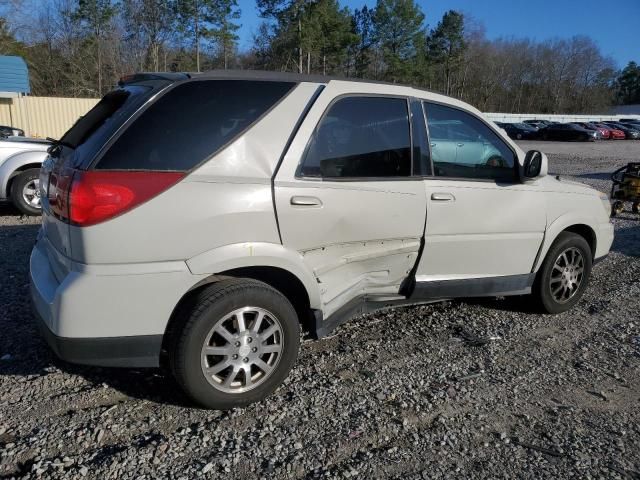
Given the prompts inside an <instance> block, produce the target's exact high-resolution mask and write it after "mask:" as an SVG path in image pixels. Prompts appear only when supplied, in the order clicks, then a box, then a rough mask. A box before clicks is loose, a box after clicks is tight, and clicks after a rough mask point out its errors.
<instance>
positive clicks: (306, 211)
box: [275, 81, 426, 317]
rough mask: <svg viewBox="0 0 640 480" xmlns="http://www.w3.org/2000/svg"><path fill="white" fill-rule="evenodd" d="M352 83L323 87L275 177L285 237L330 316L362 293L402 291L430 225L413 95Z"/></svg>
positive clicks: (379, 294)
mask: <svg viewBox="0 0 640 480" xmlns="http://www.w3.org/2000/svg"><path fill="white" fill-rule="evenodd" d="M353 89H354V87H353V84H351V83H345V82H335V81H333V82H331V83H330V84H329V85H328V86H327V87H326V88H325V90H324V92H323V93H322V94H321V96H320V97H319V98H318V100H317V101H316V103H315V104H314V106H313V107H312V108H311V110H310V111H309V113H308V115H307V117H306V119H305V120H304V122H303V123H302V125H301V127H300V129H299V132H298V134H297V135H296V137H295V139H294V140H293V142H292V144H291V147H290V148H289V151H288V153H287V155H286V157H285V159H284V161H283V164H282V167H281V168H280V171H279V172H278V173H277V175H276V177H275V202H276V209H277V215H278V221H279V226H280V232H281V235H282V241H283V244H284V245H285V246H286V247H287V248H290V249H294V250H297V251H298V252H300V254H301V256H302V259H303V261H304V262H305V264H306V265H307V267H308V268H309V269H310V270H311V271H312V272H313V274H314V275H315V277H316V280H317V282H318V284H319V286H320V292H321V297H322V301H323V312H324V315H325V317H327V316H329V315H331V314H332V313H334V312H335V311H336V310H337V309H338V308H340V307H341V306H343V305H345V304H347V303H349V302H350V301H351V300H353V299H356V298H359V297H362V296H370V297H375V298H376V299H383V298H389V297H391V298H396V297H397V295H398V292H399V290H400V286H401V284H402V282H403V281H404V279H405V278H407V276H408V275H409V274H410V272H411V270H412V268H413V267H414V265H415V263H416V259H417V255H418V251H419V249H420V242H421V237H422V235H423V231H424V223H425V212H426V198H425V191H424V187H423V185H422V180H421V178H420V177H414V176H412V161H413V158H412V157H413V156H414V155H415V154H414V152H413V148H412V135H411V124H410V109H409V99H408V97H406V96H403V95H398V96H387V95H384V94H376V93H371V94H361V93H358V91H357V90H355V91H354V90H353ZM375 89H376V87H375V86H374V87H373V90H374V92H375ZM380 90H381V92H384V91H385V90H383V89H380Z"/></svg>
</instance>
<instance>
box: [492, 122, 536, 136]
mask: <svg viewBox="0 0 640 480" xmlns="http://www.w3.org/2000/svg"><path fill="white" fill-rule="evenodd" d="M496 125H498V126H499V127H500V128H501V129H503V130H504V131H505V132H507V135H509V138H513V139H515V140H535V139H537V138H538V129H537V128H535V127H532V126H531V125H527V124H526V123H503V122H496Z"/></svg>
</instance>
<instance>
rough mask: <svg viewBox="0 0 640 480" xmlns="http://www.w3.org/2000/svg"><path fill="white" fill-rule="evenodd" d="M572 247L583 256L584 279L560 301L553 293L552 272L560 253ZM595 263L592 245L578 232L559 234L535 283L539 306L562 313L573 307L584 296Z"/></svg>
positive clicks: (545, 310)
mask: <svg viewBox="0 0 640 480" xmlns="http://www.w3.org/2000/svg"><path fill="white" fill-rule="evenodd" d="M570 248H576V249H577V250H579V251H580V253H581V254H582V258H583V269H584V270H583V273H582V279H581V281H580V283H579V285H578V287H577V289H576V291H575V293H573V294H572V296H571V297H570V298H568V300H566V301H564V302H559V301H558V300H556V298H555V297H554V296H553V295H552V293H551V286H550V284H551V273H552V270H553V268H554V265H555V263H556V260H557V259H558V258H559V257H560V255H561V254H562V253H563V252H565V251H567V250H568V249H570ZM592 265H593V260H592V253H591V247H589V244H588V243H587V241H586V240H585V239H584V237H581V236H580V235H578V234H575V233H571V232H562V233H561V234H560V235H558V238H556V240H555V242H553V244H552V245H551V248H550V249H549V252H548V253H547V256H546V257H545V259H544V262H543V263H542V266H541V267H540V270H539V271H538V275H537V276H536V281H535V282H534V285H533V291H532V296H533V299H534V301H535V303H536V304H537V306H538V307H539V308H540V309H541V310H542V311H544V312H547V313H562V312H566V311H567V310H569V309H571V308H572V307H573V306H574V305H575V304H576V303H578V301H579V300H580V298H581V297H582V295H583V294H584V291H585V289H586V288H587V285H588V283H589V276H590V275H591V267H592Z"/></svg>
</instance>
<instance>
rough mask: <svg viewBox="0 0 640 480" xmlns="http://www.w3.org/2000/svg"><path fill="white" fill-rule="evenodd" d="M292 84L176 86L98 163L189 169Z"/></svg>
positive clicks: (124, 167)
mask: <svg viewBox="0 0 640 480" xmlns="http://www.w3.org/2000/svg"><path fill="white" fill-rule="evenodd" d="M294 85H295V84H294V83H291V82H260V81H238V80H206V81H194V82H187V83H184V84H182V85H178V86H177V87H175V88H173V89H172V90H170V91H169V92H167V93H166V94H165V95H163V96H162V97H160V98H159V99H158V100H157V101H156V102H154V103H153V104H152V105H151V106H150V107H149V108H148V109H147V110H145V111H144V112H143V113H142V114H141V115H140V116H139V117H138V118H137V119H136V120H135V121H134V122H133V123H132V124H131V125H130V126H129V127H128V128H127V129H126V130H125V131H124V132H123V133H122V135H120V137H118V138H117V140H116V141H115V143H114V144H113V145H112V146H111V147H110V148H109V149H108V150H107V152H106V153H105V154H104V156H103V157H102V158H101V159H100V160H99V161H98V164H97V165H96V168H98V169H110V170H177V171H184V170H190V169H191V168H193V167H195V166H196V165H198V164H199V163H200V162H202V161H203V160H205V159H206V158H208V157H210V156H211V155H213V154H214V153H216V152H217V151H218V150H220V149H221V148H222V147H224V146H225V145H227V144H228V143H229V142H231V141H232V140H233V139H234V138H235V137H237V136H238V135H240V134H241V133H242V132H244V131H245V130H246V129H247V128H248V127H249V126H250V125H251V124H252V123H254V122H255V121H256V120H257V119H258V118H259V117H260V116H261V115H263V114H264V113H265V112H266V111H267V110H269V108H271V107H272V106H273V105H274V104H275V103H277V102H278V101H279V100H280V99H281V98H282V97H284V95H286V94H287V92H289V91H290V90H291V88H293V86H294Z"/></svg>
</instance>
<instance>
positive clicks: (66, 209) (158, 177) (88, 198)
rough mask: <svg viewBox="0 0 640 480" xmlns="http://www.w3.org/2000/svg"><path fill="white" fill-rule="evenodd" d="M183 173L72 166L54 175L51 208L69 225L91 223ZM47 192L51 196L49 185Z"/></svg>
mask: <svg viewBox="0 0 640 480" xmlns="http://www.w3.org/2000/svg"><path fill="white" fill-rule="evenodd" d="M65 173H66V172H65ZM183 177H184V174H183V173H179V172H127V171H99V170H90V171H80V170H75V171H73V174H72V175H69V174H66V175H62V176H59V177H57V178H56V181H57V184H56V185H57V188H55V190H56V191H58V192H59V194H58V195H57V196H56V200H55V207H54V204H53V203H52V208H51V209H52V211H53V212H54V213H55V214H56V216H58V217H59V218H60V219H62V220H65V221H67V222H69V223H71V224H72V225H76V226H79V227H86V226H89V225H95V224H97V223H100V222H104V221H106V220H109V219H111V218H113V217H115V216H117V215H120V214H122V213H124V212H126V211H129V210H131V209H133V208H135V207H136V206H138V205H140V204H141V203H143V202H146V201H147V200H149V199H150V198H152V197H155V196H156V195H158V194H160V193H162V192H163V191H164V190H166V189H168V188H169V187H171V186H172V185H175V184H176V183H177V182H178V181H180V179H182V178H183ZM52 181H53V177H52ZM50 185H51V183H50ZM49 193H50V198H51V193H52V192H51V189H50V192H49ZM50 201H51V200H50Z"/></svg>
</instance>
